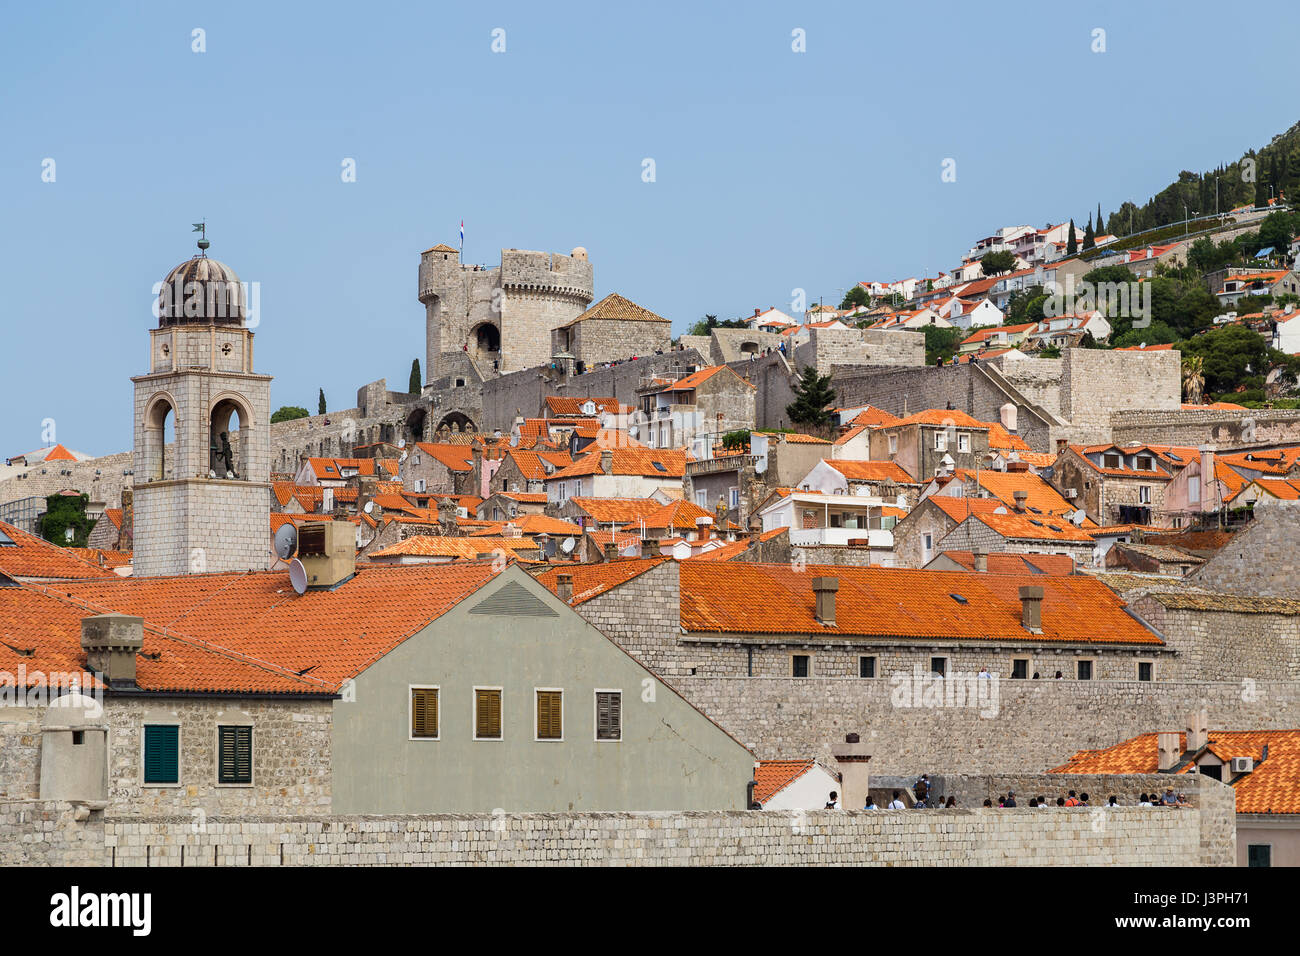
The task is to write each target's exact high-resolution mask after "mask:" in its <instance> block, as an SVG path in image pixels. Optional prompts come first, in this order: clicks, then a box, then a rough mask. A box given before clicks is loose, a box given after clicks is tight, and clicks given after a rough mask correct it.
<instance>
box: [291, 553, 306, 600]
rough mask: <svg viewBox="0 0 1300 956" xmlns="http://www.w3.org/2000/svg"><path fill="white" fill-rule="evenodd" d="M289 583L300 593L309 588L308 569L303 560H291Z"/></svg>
mask: <svg viewBox="0 0 1300 956" xmlns="http://www.w3.org/2000/svg"><path fill="white" fill-rule="evenodd" d="M289 583H290V584H292V585H293V589H294V590H295V591H297V592H298V593H299V594H302V593H304V592H305V591H306V590H307V569H306V568H304V567H303V566H302V562H301V561H299V560H298V559H297V558H294V559H293V560H292V561H290V562H289Z"/></svg>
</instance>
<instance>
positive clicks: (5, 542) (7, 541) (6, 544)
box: [0, 531, 18, 548]
mask: <svg viewBox="0 0 1300 956" xmlns="http://www.w3.org/2000/svg"><path fill="white" fill-rule="evenodd" d="M16 547H18V542H17V541H15V540H14V539H13V538H11V537H9V535H7V534H5V533H4V532H3V531H0V548H16Z"/></svg>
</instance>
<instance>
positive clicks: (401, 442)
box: [397, 438, 406, 448]
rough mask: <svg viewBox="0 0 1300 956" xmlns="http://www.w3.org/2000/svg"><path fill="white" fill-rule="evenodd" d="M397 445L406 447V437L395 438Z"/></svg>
mask: <svg viewBox="0 0 1300 956" xmlns="http://www.w3.org/2000/svg"><path fill="white" fill-rule="evenodd" d="M397 447H398V448H405V447H406V439H405V438H399V439H397Z"/></svg>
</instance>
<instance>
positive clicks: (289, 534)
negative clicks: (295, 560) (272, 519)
mask: <svg viewBox="0 0 1300 956" xmlns="http://www.w3.org/2000/svg"><path fill="white" fill-rule="evenodd" d="M297 550H298V527H297V525H295V524H294V523H293V522H292V521H291V522H289V523H288V524H282V525H280V530H279V531H277V532H276V533H275V553H276V555H277V556H278V557H279V558H280V560H281V561H288V560H289V559H290V558H292V557H293V553H294V552H295V551H297Z"/></svg>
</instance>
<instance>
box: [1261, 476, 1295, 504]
mask: <svg viewBox="0 0 1300 956" xmlns="http://www.w3.org/2000/svg"><path fill="white" fill-rule="evenodd" d="M1254 484H1255V487H1257V488H1259V489H1260V491H1264V492H1267V493H1268V494H1270V495H1272V496H1273V497H1274V498H1279V499H1281V500H1283V501H1297V500H1300V478H1256V479H1255V482H1254Z"/></svg>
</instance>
